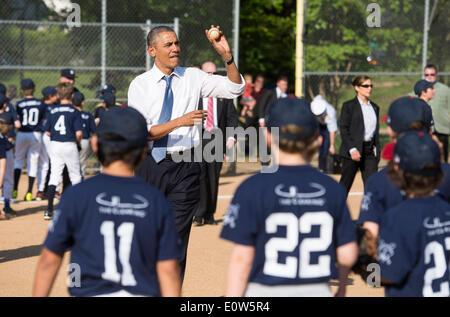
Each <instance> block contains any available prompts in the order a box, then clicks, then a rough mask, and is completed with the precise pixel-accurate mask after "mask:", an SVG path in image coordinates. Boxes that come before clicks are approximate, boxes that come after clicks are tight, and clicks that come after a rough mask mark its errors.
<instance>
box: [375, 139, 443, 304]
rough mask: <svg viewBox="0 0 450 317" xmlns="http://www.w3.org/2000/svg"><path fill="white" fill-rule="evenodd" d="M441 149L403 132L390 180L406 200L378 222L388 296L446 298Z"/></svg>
mask: <svg viewBox="0 0 450 317" xmlns="http://www.w3.org/2000/svg"><path fill="white" fill-rule="evenodd" d="M440 156H441V155H440V151H439V146H438V145H437V143H436V142H434V140H433V139H432V137H431V136H430V135H429V134H427V133H423V132H417V131H409V132H406V133H405V134H403V135H402V136H401V137H400V138H399V139H398V141H397V144H396V145H395V148H394V162H393V163H392V164H393V165H392V167H393V168H392V170H391V171H390V172H389V177H390V178H391V179H392V180H393V181H394V182H395V183H396V184H397V186H398V187H399V188H400V189H401V190H402V191H404V193H405V195H406V196H407V197H408V199H407V200H405V201H403V202H401V203H399V204H397V205H396V206H394V207H393V208H391V209H389V210H388V211H387V212H386V213H385V214H384V215H383V216H382V220H381V223H380V235H379V246H378V258H377V260H378V263H379V264H380V271H381V282H382V283H383V284H384V285H385V291H386V296H402V297H405V296H413V297H422V296H423V297H429V296H445V297H449V296H450V286H449V276H450V272H449V266H448V264H449V262H450V204H449V203H448V202H446V201H445V200H443V199H442V197H441V196H440V195H435V194H434V190H435V189H436V188H437V187H438V186H439V184H440V182H441V181H442V178H443V173H442V167H441V162H440Z"/></svg>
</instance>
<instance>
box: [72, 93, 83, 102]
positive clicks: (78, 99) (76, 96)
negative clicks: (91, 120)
mask: <svg viewBox="0 0 450 317" xmlns="http://www.w3.org/2000/svg"><path fill="white" fill-rule="evenodd" d="M83 101H84V95H83V94H82V93H81V92H79V91H76V92H74V93H73V97H72V104H73V105H75V106H80V105H81V103H82V102H83Z"/></svg>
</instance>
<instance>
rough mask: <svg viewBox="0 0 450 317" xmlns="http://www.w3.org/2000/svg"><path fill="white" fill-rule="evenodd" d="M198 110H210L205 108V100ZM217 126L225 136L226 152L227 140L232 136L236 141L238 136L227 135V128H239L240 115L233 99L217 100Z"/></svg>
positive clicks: (200, 103)
mask: <svg viewBox="0 0 450 317" xmlns="http://www.w3.org/2000/svg"><path fill="white" fill-rule="evenodd" d="M198 109H199V110H202V109H204V110H207V109H208V107H207V106H205V107H203V98H200V102H199V106H198ZM217 125H218V128H219V129H220V130H221V131H222V134H223V151H224V152H225V150H226V147H225V145H226V142H227V139H228V138H229V137H231V136H232V137H234V138H235V139H236V135H226V128H227V127H233V128H236V127H237V126H238V114H237V111H236V108H235V107H234V103H233V99H224V98H217ZM202 133H203V131H202Z"/></svg>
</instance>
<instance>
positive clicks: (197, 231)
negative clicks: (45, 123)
mask: <svg viewBox="0 0 450 317" xmlns="http://www.w3.org/2000/svg"><path fill="white" fill-rule="evenodd" d="M242 164H244V165H241V164H240V165H238V167H237V174H236V175H234V176H226V175H222V177H221V178H220V187H219V199H218V207H217V211H216V215H215V217H216V220H217V222H218V224H217V225H207V226H200V227H195V226H194V227H192V232H191V238H190V244H189V250H188V261H187V269H186V276H185V281H184V285H183V290H182V296H185V297H216V296H222V295H224V289H225V273H226V269H227V265H228V256H229V253H230V250H231V246H232V245H231V243H229V242H227V241H224V240H221V239H220V238H219V234H220V230H221V228H222V220H223V216H224V214H225V212H226V209H227V207H228V204H229V203H230V201H231V197H232V195H233V193H234V191H235V189H236V187H237V186H238V185H239V184H240V183H241V182H242V181H243V180H244V179H245V178H247V177H249V176H250V175H252V174H253V173H254V172H256V171H257V170H258V169H259V166H258V165H257V164H249V163H242ZM245 164H248V165H245ZM333 177H334V178H336V179H338V178H339V175H335V176H333ZM26 182H27V181H26V177H25V176H22V182H21V186H20V187H19V197H18V198H20V199H22V198H23V196H24V195H25V185H26V184H25V183H26ZM362 191H363V185H362V181H361V177H360V176H359V175H358V176H357V178H356V179H355V183H354V185H353V188H352V194H351V195H349V198H348V205H349V208H350V212H351V215H352V218H353V219H355V218H356V217H357V216H358V213H359V206H360V203H361V199H362ZM34 194H35V193H34ZM45 206H46V201H43V202H24V201H20V202H18V203H17V204H13V205H12V207H13V208H14V209H15V210H17V211H18V212H19V216H18V217H15V218H12V219H10V220H8V221H0V234H1V238H0V296H1V297H10V296H19V297H22V296H25V297H26V296H31V291H32V284H33V279H34V273H35V268H36V263H37V260H38V257H39V254H40V251H41V248H42V243H43V241H44V239H45V236H46V233H47V229H48V225H49V222H48V221H44V220H43V216H44V210H45ZM68 263H69V254H66V255H65V257H64V262H63V266H62V267H61V270H60V271H59V273H58V276H57V279H56V281H55V284H54V287H53V290H52V292H51V296H68V292H67V288H66V282H65V280H66V277H67V273H66V269H65V268H67V265H68ZM334 284H335V283H333V282H332V289H333V291H334V290H335V288H336V287H335V286H334ZM383 295H384V291H383V289H382V288H371V287H368V286H367V285H366V284H365V283H364V282H363V281H362V280H361V278H360V277H359V276H355V275H351V276H350V280H349V285H348V288H347V296H352V297H353V296H358V297H365V296H371V297H378V296H383Z"/></svg>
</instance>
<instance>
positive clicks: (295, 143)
mask: <svg viewBox="0 0 450 317" xmlns="http://www.w3.org/2000/svg"><path fill="white" fill-rule="evenodd" d="M302 131H303V130H302V128H301V127H299V126H298V125H295V124H288V125H285V126H282V127H280V133H286V134H299V133H302ZM316 140H317V136H313V137H311V138H309V139H304V140H290V139H284V138H279V139H278V143H279V148H280V150H281V151H283V152H287V153H291V154H294V153H299V154H301V155H302V156H303V157H304V158H305V160H308V161H310V160H311V159H312V157H313V156H314V154H316V152H317V149H318V146H317V143H316Z"/></svg>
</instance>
